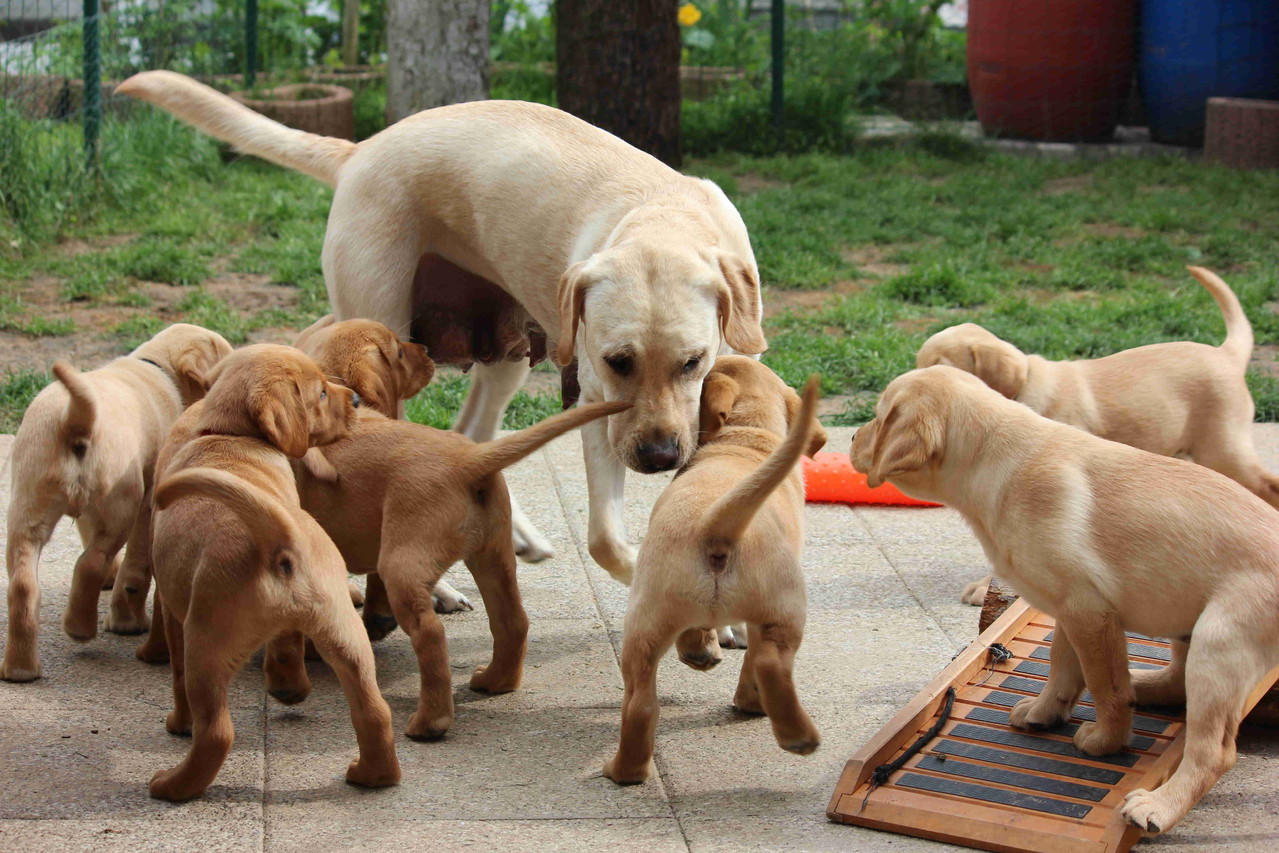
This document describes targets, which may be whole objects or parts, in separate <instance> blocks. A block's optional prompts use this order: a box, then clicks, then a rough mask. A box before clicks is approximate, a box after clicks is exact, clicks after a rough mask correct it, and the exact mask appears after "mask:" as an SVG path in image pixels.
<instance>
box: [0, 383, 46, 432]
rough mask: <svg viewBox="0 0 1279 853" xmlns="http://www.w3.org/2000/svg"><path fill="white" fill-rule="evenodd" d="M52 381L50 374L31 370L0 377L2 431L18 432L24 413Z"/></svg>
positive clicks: (0, 419)
mask: <svg viewBox="0 0 1279 853" xmlns="http://www.w3.org/2000/svg"><path fill="white" fill-rule="evenodd" d="M51 381H52V377H51V376H50V375H49V374H47V373H36V372H34V371H30V370H24V371H20V372H18V373H10V374H9V375H8V376H6V377H4V379H0V432H3V433H12V432H17V431H18V424H20V423H22V413H23V412H25V411H26V410H27V406H29V405H31V401H32V400H33V399H35V396H36V394H39V393H40V391H41V390H42V389H43V388H44V386H46V385H48V384H49V382H51Z"/></svg>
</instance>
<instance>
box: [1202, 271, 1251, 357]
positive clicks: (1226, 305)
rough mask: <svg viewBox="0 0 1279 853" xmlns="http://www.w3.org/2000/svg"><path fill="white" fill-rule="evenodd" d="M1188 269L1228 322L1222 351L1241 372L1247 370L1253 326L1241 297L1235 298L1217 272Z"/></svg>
mask: <svg viewBox="0 0 1279 853" xmlns="http://www.w3.org/2000/svg"><path fill="white" fill-rule="evenodd" d="M1186 269H1188V270H1189V271H1190V274H1191V275H1193V276H1194V277H1195V278H1196V279H1198V280H1199V283H1200V284H1202V285H1203V286H1204V290H1207V291H1208V292H1209V293H1211V294H1212V298H1213V299H1214V300H1216V302H1217V307H1218V308H1220V309H1221V316H1222V317H1223V318H1224V319H1225V321H1226V339H1225V341H1223V342H1222V344H1221V347H1220V349H1221V350H1222V351H1223V352H1225V353H1226V355H1228V356H1230V357H1231V358H1232V359H1233V360H1234V361H1236V362H1237V363H1238V364H1239V369H1240V370H1243V369H1245V368H1246V367H1247V366H1248V359H1250V358H1252V324H1251V323H1249V322H1248V315H1247V314H1245V313H1243V306H1242V305H1240V304H1239V297H1237V296H1235V292H1234V291H1233V290H1231V289H1230V285H1228V284H1226V283H1225V282H1224V281H1222V280H1221V277H1220V276H1218V275H1217V274H1216V273H1215V272H1212V271H1211V270H1206V269H1204V268H1203V267H1186Z"/></svg>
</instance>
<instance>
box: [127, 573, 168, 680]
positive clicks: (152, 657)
mask: <svg viewBox="0 0 1279 853" xmlns="http://www.w3.org/2000/svg"><path fill="white" fill-rule="evenodd" d="M134 654H135V655H136V656H137V658H138V660H140V661H142V662H144V663H168V662H169V641H168V640H167V639H166V638H165V636H164V599H163V598H161V597H160V587H159V585H158V584H157V585H156V588H155V597H154V598H153V599H151V631H150V633H148V634H147V638H146V640H145V641H144V642H143V643H142V645H140V646H138V648H137V651H135V652H134Z"/></svg>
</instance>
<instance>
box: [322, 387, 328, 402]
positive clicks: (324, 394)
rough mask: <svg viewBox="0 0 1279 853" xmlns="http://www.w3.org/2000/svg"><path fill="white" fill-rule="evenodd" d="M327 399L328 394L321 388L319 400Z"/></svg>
mask: <svg viewBox="0 0 1279 853" xmlns="http://www.w3.org/2000/svg"><path fill="white" fill-rule="evenodd" d="M328 398H329V392H328V391H326V390H324V389H323V388H321V389H320V399H321V400H327V399H328Z"/></svg>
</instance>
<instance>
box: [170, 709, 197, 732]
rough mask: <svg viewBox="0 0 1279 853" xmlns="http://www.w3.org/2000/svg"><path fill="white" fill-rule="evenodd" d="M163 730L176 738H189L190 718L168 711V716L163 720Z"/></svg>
mask: <svg viewBox="0 0 1279 853" xmlns="http://www.w3.org/2000/svg"><path fill="white" fill-rule="evenodd" d="M164 730H165V731H167V732H168V733H169V734H171V735H177V736H178V737H190V736H191V720H190V718H184V717H181V716H179V714H178V712H177V711H170V712H169V714H168V716H167V717H165V718H164Z"/></svg>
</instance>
